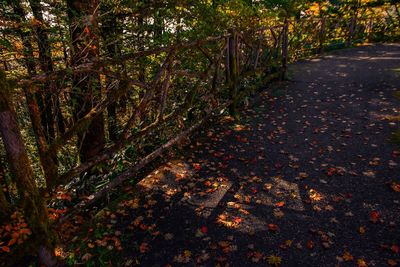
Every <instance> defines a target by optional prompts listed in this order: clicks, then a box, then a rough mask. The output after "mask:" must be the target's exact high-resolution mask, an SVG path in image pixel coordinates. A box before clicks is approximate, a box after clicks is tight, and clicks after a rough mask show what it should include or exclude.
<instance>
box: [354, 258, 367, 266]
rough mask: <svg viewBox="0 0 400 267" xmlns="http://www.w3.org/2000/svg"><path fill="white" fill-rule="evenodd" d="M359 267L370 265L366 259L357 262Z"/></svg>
mask: <svg viewBox="0 0 400 267" xmlns="http://www.w3.org/2000/svg"><path fill="white" fill-rule="evenodd" d="M357 266H358V267H367V266H368V264H367V263H366V262H365V260H364V259H358V260H357Z"/></svg>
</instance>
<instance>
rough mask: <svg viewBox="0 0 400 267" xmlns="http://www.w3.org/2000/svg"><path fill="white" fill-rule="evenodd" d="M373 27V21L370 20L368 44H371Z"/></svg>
mask: <svg viewBox="0 0 400 267" xmlns="http://www.w3.org/2000/svg"><path fill="white" fill-rule="evenodd" d="M373 27H374V20H373V19H372V18H370V19H369V21H368V37H367V38H368V42H371V40H372V36H373V34H372V33H373Z"/></svg>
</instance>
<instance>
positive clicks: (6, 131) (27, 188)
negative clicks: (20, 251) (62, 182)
mask: <svg viewBox="0 0 400 267" xmlns="http://www.w3.org/2000/svg"><path fill="white" fill-rule="evenodd" d="M11 93H12V86H11V84H10V83H9V82H8V81H7V80H6V76H5V74H4V72H3V71H0V135H1V138H2V140H3V143H4V147H5V151H6V155H7V158H8V163H9V166H10V169H11V173H12V174H13V178H14V180H15V183H16V186H17V189H18V193H19V196H20V206H21V207H22V209H23V212H24V216H25V218H26V220H27V222H28V225H29V227H30V228H31V230H32V241H33V242H32V243H35V245H36V246H35V247H37V248H38V249H37V251H38V254H39V257H40V258H41V261H42V262H43V263H44V264H45V265H46V266H55V265H56V264H57V261H56V260H55V258H54V255H53V252H52V251H53V249H52V234H51V230H50V227H49V222H48V216H47V208H46V206H45V203H44V201H43V199H42V197H41V196H40V194H39V190H38V188H37V186H36V182H35V180H34V177H33V170H32V167H31V163H30V160H29V158H28V154H27V152H26V149H25V145H24V142H23V140H22V136H21V132H20V130H19V126H18V123H17V119H16V115H15V109H14V107H13V104H12V101H11Z"/></svg>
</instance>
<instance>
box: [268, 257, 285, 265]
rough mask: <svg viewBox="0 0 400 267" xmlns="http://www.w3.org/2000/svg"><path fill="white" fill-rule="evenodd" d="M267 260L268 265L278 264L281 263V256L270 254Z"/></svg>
mask: <svg viewBox="0 0 400 267" xmlns="http://www.w3.org/2000/svg"><path fill="white" fill-rule="evenodd" d="M267 262H268V264H269V265H272V266H279V265H281V263H282V258H281V257H279V256H275V255H270V256H268V258H267Z"/></svg>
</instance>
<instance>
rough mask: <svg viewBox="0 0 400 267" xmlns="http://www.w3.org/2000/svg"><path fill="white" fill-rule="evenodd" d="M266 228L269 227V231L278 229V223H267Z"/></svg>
mask: <svg viewBox="0 0 400 267" xmlns="http://www.w3.org/2000/svg"><path fill="white" fill-rule="evenodd" d="M268 229H269V230H270V231H273V232H275V231H278V229H279V227H278V225H276V224H273V223H270V224H268Z"/></svg>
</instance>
